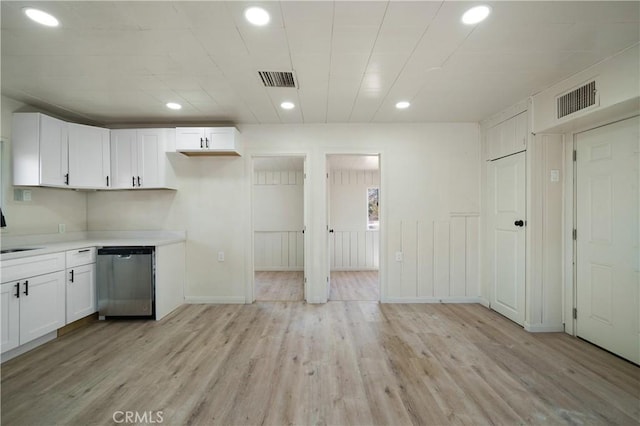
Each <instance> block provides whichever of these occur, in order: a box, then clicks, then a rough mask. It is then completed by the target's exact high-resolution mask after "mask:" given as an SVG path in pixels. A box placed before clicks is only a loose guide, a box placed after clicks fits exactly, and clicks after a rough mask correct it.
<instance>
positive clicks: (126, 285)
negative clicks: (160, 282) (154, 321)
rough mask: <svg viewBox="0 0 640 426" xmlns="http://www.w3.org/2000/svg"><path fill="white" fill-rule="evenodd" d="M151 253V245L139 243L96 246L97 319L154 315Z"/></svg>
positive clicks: (151, 316)
mask: <svg viewBox="0 0 640 426" xmlns="http://www.w3.org/2000/svg"><path fill="white" fill-rule="evenodd" d="M154 254H155V248H154V247H143V246H142V247H141V246H138V247H102V248H99V249H98V258H97V265H96V275H97V277H96V281H97V287H98V317H99V319H101V320H104V319H106V318H114V317H121V318H122V317H125V318H153V317H154V315H155V294H154V293H155V262H154Z"/></svg>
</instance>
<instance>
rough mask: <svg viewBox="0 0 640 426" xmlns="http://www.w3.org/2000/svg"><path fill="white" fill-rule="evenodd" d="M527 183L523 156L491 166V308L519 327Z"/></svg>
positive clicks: (523, 272) (522, 286) (522, 290)
mask: <svg viewBox="0 0 640 426" xmlns="http://www.w3.org/2000/svg"><path fill="white" fill-rule="evenodd" d="M525 179H526V173H525V153H524V152H520V153H518V154H513V155H510V156H508V157H503V158H501V159H499V160H495V161H492V162H491V163H490V164H489V182H490V184H489V191H490V198H489V199H490V200H491V203H492V205H491V210H490V212H491V214H490V215H491V217H490V218H489V232H490V238H491V242H490V244H491V250H492V259H493V263H492V265H491V266H492V269H491V280H492V293H493V295H492V300H491V308H492V309H494V310H495V311H497V312H499V313H501V314H502V315H504V316H506V317H507V318H509V319H510V320H512V321H514V322H516V323H518V324H520V325H523V324H524V313H525V312H524V304H525V225H526V221H525V206H526V205H525V195H526V192H525V191H526V187H525Z"/></svg>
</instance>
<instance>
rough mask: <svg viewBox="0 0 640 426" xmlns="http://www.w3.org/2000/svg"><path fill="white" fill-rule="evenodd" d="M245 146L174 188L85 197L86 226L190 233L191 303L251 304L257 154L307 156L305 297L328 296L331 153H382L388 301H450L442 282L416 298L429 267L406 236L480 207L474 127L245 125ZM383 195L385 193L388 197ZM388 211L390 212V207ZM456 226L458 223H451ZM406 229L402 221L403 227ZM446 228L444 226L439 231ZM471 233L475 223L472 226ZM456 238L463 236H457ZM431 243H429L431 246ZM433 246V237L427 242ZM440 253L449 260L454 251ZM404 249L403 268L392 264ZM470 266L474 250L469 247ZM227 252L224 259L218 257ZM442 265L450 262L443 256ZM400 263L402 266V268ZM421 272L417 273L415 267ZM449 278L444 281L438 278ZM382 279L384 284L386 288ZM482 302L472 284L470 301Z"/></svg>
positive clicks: (191, 165)
mask: <svg viewBox="0 0 640 426" xmlns="http://www.w3.org/2000/svg"><path fill="white" fill-rule="evenodd" d="M240 131H241V137H242V139H243V142H244V144H245V156H244V157H241V158H213V157H201V158H186V157H182V158H179V157H180V156H179V155H177V157H178V158H174V159H173V166H174V169H175V172H176V177H177V186H178V191H177V192H175V193H173V192H170V191H142V192H96V193H91V194H89V205H88V211H89V228H90V229H140V228H142V229H150V228H155V229H185V230H186V231H187V237H188V241H187V288H186V291H185V294H186V297H187V299H188V300H192V301H226V302H242V301H244V300H245V299H249V298H250V294H249V292H248V290H247V287H246V285H247V284H249V283H250V282H251V281H250V280H251V275H252V268H253V253H252V250H251V240H252V233H251V214H250V212H251V184H252V179H253V178H252V169H251V161H250V158H251V156H252V155H273V154H283V155H295V154H301V155H306V156H307V180H308V181H307V187H308V188H309V194H308V209H307V213H306V214H307V221H306V222H307V232H306V234H305V239H307V238H308V241H309V250H308V251H307V252H306V255H307V259H308V269H307V271H306V274H307V279H308V286H309V288H308V293H307V299H308V300H309V301H311V302H323V301H325V300H326V287H325V285H326V284H325V283H326V269H327V265H328V261H327V255H326V248H327V232H326V225H327V222H326V213H327V210H326V195H325V190H326V177H325V173H326V172H327V169H326V164H325V162H326V155H327V154H331V153H336V154H337V153H361V154H366V153H378V152H380V153H381V176H382V182H381V186H382V192H381V195H382V196H383V197H384V198H383V200H382V203H383V212H382V216H383V227H384V230H383V234H382V235H381V243H382V244H381V263H382V265H385V263H386V265H387V268H386V270H385V271H386V272H385V274H386V276H384V277H381V280H382V281H383V301H384V300H385V299H386V300H404V301H413V300H431V299H432V298H434V297H435V298H442V299H447V298H449V297H452V294H453V289H452V288H450V287H449V286H448V285H441V286H440V287H439V288H438V290H437V291H436V290H435V289H434V291H433V292H432V293H431V294H427V295H423V294H421V293H419V291H418V288H419V281H418V280H417V279H416V278H415V273H413V276H412V275H411V274H412V272H411V268H412V266H409V265H413V263H411V262H414V261H412V260H410V259H411V258H412V256H413V258H415V259H416V261H415V262H418V264H420V265H423V261H425V260H428V259H424V257H423V256H421V255H420V256H417V255H416V254H417V252H415V250H414V252H413V253H412V249H411V248H410V247H409V246H407V245H406V241H405V242H404V244H405V246H404V248H403V240H402V238H401V235H402V229H403V226H405V227H406V224H408V223H411V222H413V223H416V222H418V221H421V222H422V223H434V222H435V221H437V222H438V223H442V224H448V223H450V222H451V220H452V212H453V213H454V214H455V212H461V211H462V212H478V211H479V142H478V140H479V131H478V126H477V125H476V124H471V123H452V124H448V123H444V124H404V125H367V124H344V125H252V126H242V127H241V128H240ZM385 194H386V195H385ZM385 206H386V207H385ZM454 220H457V219H454ZM403 224H405V225H403ZM442 226H444V225H442ZM469 228H470V229H473V228H474V225H473V224H471V225H470V226H469ZM456 241H458V240H456ZM431 242H432V241H431ZM423 244H424V245H427V244H428V242H427V240H425V241H423ZM454 246H456V247H455V249H453V250H452V251H447V252H446V253H442V254H441V255H442V256H443V257H444V258H446V263H447V264H448V263H449V261H448V259H449V257H450V254H451V253H452V252H453V253H458V252H459V251H460V249H459V247H458V246H457V245H456V244H455V243H454ZM399 250H404V252H405V263H399V262H395V260H394V256H395V252H396V251H399ZM468 250H469V252H468V255H467V256H466V259H468V260H469V263H470V265H473V264H474V261H475V260H476V259H477V254H478V253H477V247H476V248H474V247H473V244H471V245H470V246H469V247H468ZM218 251H225V253H226V260H225V262H218V261H217V260H216V259H217V252H218ZM439 261H441V262H442V263H443V264H444V263H445V259H440V258H439ZM403 265H404V268H403ZM415 269H416V268H415V266H414V267H413V270H414V271H415ZM442 280H446V278H442ZM385 283H386V286H387V287H384V285H385ZM477 296H478V288H477V285H476V284H473V283H470V284H469V287H468V289H465V296H464V297H468V298H471V299H473V298H474V297H477Z"/></svg>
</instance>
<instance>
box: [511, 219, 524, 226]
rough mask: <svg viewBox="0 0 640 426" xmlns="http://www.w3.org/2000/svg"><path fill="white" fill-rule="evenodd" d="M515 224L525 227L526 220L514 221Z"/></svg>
mask: <svg viewBox="0 0 640 426" xmlns="http://www.w3.org/2000/svg"><path fill="white" fill-rule="evenodd" d="M513 224H514V225H515V226H519V227H523V226H524V220H516V221H515V222H513Z"/></svg>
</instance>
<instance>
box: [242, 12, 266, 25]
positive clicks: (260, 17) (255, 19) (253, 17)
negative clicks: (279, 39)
mask: <svg viewBox="0 0 640 426" xmlns="http://www.w3.org/2000/svg"><path fill="white" fill-rule="evenodd" d="M244 17H245V18H246V19H247V21H249V22H250V23H252V24H253V25H258V26H263V25H267V24H268V23H269V20H270V19H271V18H270V17H269V14H268V13H267V11H266V10H264V9H263V8H261V7H250V8H248V9H247V10H245V11H244Z"/></svg>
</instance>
